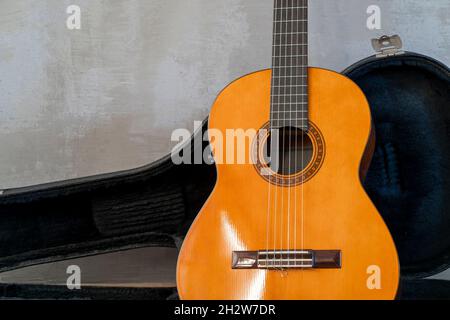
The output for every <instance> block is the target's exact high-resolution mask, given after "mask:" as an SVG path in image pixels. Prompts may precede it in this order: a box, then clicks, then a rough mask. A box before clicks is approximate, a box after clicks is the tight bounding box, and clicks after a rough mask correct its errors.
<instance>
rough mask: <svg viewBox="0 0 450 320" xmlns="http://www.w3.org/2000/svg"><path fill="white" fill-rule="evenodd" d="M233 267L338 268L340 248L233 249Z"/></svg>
mask: <svg viewBox="0 0 450 320" xmlns="http://www.w3.org/2000/svg"><path fill="white" fill-rule="evenodd" d="M232 268H233V269H273V270H280V269H282V270H284V269H340V268H341V251H340V250H273V249H272V250H260V251H234V252H233V255H232Z"/></svg>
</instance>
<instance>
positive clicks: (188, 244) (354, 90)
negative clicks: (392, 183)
mask: <svg viewBox="0 0 450 320" xmlns="http://www.w3.org/2000/svg"><path fill="white" fill-rule="evenodd" d="M307 18H308V1H307V0H275V9H274V35H273V61H272V68H271V69H270V70H264V71H260V72H256V73H253V74H250V75H247V76H244V77H243V78H240V79H238V80H236V81H235V82H233V83H232V84H230V85H229V86H228V87H227V88H226V89H225V90H224V91H222V93H221V94H220V95H219V96H218V98H217V100H216V102H215V103H214V106H213V109H212V111H211V114H210V118H209V128H210V132H209V138H210V142H211V146H212V151H213V154H214V159H215V161H216V166H217V172H218V179H217V183H216V186H215V189H214V191H213V193H212V195H211V196H210V198H209V199H208V201H207V202H206V204H205V205H204V207H203V209H202V210H201V212H200V213H199V215H198V217H197V219H196V220H195V221H194V223H193V225H192V227H191V229H190V231H189V233H188V234H187V236H186V239H185V241H184V243H183V246H182V249H181V252H180V255H179V260H178V267H177V284H178V291H179V295H180V298H182V299H192V300H197V299H227V300H229V299H393V298H395V296H396V292H397V287H398V281H399V262H398V257H397V251H396V248H395V245H394V242H393V240H392V237H391V235H390V233H389V230H388V229H387V227H386V225H385V223H384V221H383V219H382V218H381V216H380V215H379V213H378V212H377V210H376V208H375V207H374V205H373V204H372V202H371V201H370V199H369V197H368V196H367V194H366V192H365V191H364V189H363V187H362V183H361V179H363V177H364V175H365V172H366V170H367V168H368V165H369V162H370V159H371V153H373V148H374V143H373V137H374V135H373V131H372V123H371V114H370V110H369V106H368V103H367V101H366V98H365V96H364V94H363V93H362V91H361V90H360V89H359V88H358V86H357V85H355V84H354V83H353V82H352V81H350V80H349V79H348V78H346V77H344V76H342V75H340V74H338V73H335V72H332V71H328V70H324V69H317V68H309V67H308V19H307ZM231 129H235V131H233V130H231ZM253 131H255V132H257V134H250V133H249V132H253ZM230 132H235V134H233V135H231V134H230ZM237 132H241V133H242V132H245V133H246V134H245V137H246V139H244V140H241V141H240V142H239V140H238V138H239V134H237ZM220 133H223V136H224V137H225V136H226V140H227V141H226V147H225V143H224V141H222V140H223V139H220V138H219V136H220ZM243 141H244V142H245V149H246V150H247V149H248V153H246V156H245V161H243V158H242V157H239V156H238V151H240V149H242V146H243V144H244V143H243ZM230 142H231V143H230ZM232 146H234V147H235V146H237V147H236V148H235V150H233V148H232ZM239 146H241V148H239ZM248 158H251V161H250V160H248Z"/></svg>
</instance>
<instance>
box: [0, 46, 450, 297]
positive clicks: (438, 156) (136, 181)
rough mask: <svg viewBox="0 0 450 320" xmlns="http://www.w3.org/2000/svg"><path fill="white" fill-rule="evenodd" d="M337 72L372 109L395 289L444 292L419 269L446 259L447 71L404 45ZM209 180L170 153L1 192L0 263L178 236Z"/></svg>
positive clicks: (370, 185)
mask: <svg viewBox="0 0 450 320" xmlns="http://www.w3.org/2000/svg"><path fill="white" fill-rule="evenodd" d="M344 73H345V74H346V75H347V76H349V77H350V78H351V79H353V80H354V81H355V82H356V83H357V84H358V85H359V86H360V87H361V89H362V90H363V91H364V93H365V94H366V96H367V98H368V100H369V103H370V105H371V108H372V114H373V118H374V123H375V127H376V133H377V145H376V151H375V155H374V159H373V162H372V165H371V168H370V169H369V173H368V176H367V178H366V181H365V186H366V189H367V191H368V193H369V195H370V196H371V198H372V199H373V201H374V203H375V205H376V206H377V207H378V209H379V211H380V212H381V214H382V215H383V217H384V219H385V221H386V223H387V225H388V227H389V228H390V230H391V232H392V234H393V237H394V240H395V242H396V245H397V247H398V251H399V256H400V261H401V265H402V275H403V279H402V282H401V290H400V293H399V297H400V298H404V299H415V298H417V299H424V298H429V297H430V298H449V299H450V281H437V280H433V281H431V280H422V279H421V278H422V277H424V276H427V275H431V274H435V273H437V272H439V271H441V270H443V269H445V268H446V267H447V266H448V265H449V263H450V232H449V230H450V209H449V208H448V207H449V205H448V204H449V201H450V179H449V178H448V177H450V174H449V173H450V172H449V171H450V105H449V102H450V90H449V88H450V77H449V69H448V68H447V67H446V66H444V65H442V64H440V63H439V62H437V61H435V60H432V59H430V58H428V57H425V56H421V55H417V54H412V53H407V54H404V55H401V56H396V57H389V58H384V59H377V58H374V57H373V58H369V59H366V60H364V61H362V62H360V63H357V64H356V65H354V66H352V67H350V68H349V69H348V70H346V71H345V72H344ZM204 128H206V123H205V126H204ZM199 134H201V132H200V133H199ZM194 146H195V145H194V143H193V142H192V143H191V145H190V146H189V148H186V149H185V151H184V152H193V151H194ZM206 146H207V144H204V145H203V148H204V147H206ZM215 180H216V172H215V168H214V166H209V165H206V164H204V165H181V166H174V165H173V164H172V162H171V159H170V157H166V158H165V159H162V160H161V161H158V162H157V163H154V164H151V165H149V166H146V167H143V168H139V169H135V170H129V171H125V172H119V173H113V174H107V175H101V176H97V177H90V178H84V179H78V180H73V181H66V182H61V183H52V184H46V185H40V186H35V187H28V188H21V189H14V190H6V191H4V193H3V195H2V196H0V217H1V220H0V243H1V246H0V272H1V271H6V270H11V269H15V268H19V267H23V266H28V265H33V264H39V263H47V262H51V261H59V260H65V259H69V258H74V257H81V256H87V255H95V254H100V253H106V252H112V251H121V250H126V249H130V248H138V247H151V246H162V247H164V246H166V247H175V246H179V245H180V244H181V241H182V238H183V237H184V235H185V234H186V232H187V230H188V228H189V226H190V224H191V223H192V221H193V220H194V218H195V216H196V214H197V213H198V211H199V210H200V208H201V206H202V205H203V203H204V202H205V201H206V199H207V197H208V195H209V194H210V193H211V191H212V188H213V187H214V184H215ZM0 288H1V289H2V290H1V291H0V297H6V298H22V297H23V298H25V297H33V298H52V297H58V296H59V297H61V298H82V299H108V298H111V299H125V298H128V297H129V296H133V295H136V297H146V298H154V299H166V298H174V297H175V295H174V290H173V289H172V290H170V289H164V290H163V291H159V290H158V289H153V288H149V289H148V290H147V291H145V289H141V290H131V289H130V290H124V289H114V288H110V290H105V289H102V288H92V289H90V290H85V291H83V292H82V293H80V292H78V293H70V292H66V291H64V289H61V288H54V287H52V286H26V285H22V286H20V285H13V286H11V285H2V286H0ZM61 290H62V291H61Z"/></svg>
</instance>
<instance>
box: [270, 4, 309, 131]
mask: <svg viewBox="0 0 450 320" xmlns="http://www.w3.org/2000/svg"><path fill="white" fill-rule="evenodd" d="M274 1H275V9H274V23H273V54H272V55H273V56H272V90H271V115H270V124H271V128H272V129H279V128H283V127H296V128H300V129H304V130H307V129H308V0H274Z"/></svg>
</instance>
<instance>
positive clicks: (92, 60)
mask: <svg viewBox="0 0 450 320" xmlns="http://www.w3.org/2000/svg"><path fill="white" fill-rule="evenodd" d="M69 4H77V5H79V6H80V7H81V9H82V29H81V30H78V31H70V30H68V29H67V28H66V18H67V14H66V12H65V11H66V7H67V6H68V5H69ZM371 4H377V5H379V6H380V7H381V9H382V23H383V29H382V30H379V31H369V30H368V29H367V28H366V19H367V14H366V9H367V7H368V6H369V5H371ZM272 5H273V1H272V0H165V1H162V0H158V1H157V0H110V1H101V0H71V1H61V0H45V1H44V0H41V1H32V0H0V188H10V187H19V186H25V185H31V184H38V183H43V182H48V181H55V180H63V179H69V178H74V177H82V176H88V175H93V174H97V173H103V172H111V171H117V170H122V169H128V168H133V167H136V166H140V165H142V164H147V163H150V162H152V161H154V160H156V159H158V158H160V157H162V156H163V155H165V154H167V153H168V152H169V151H170V149H171V146H172V145H171V143H170V134H171V132H172V130H174V129H175V128H179V127H186V128H192V127H193V121H194V120H202V119H203V118H205V117H206V116H207V114H208V110H209V108H210V105H211V104H212V102H213V100H214V99H215V97H216V95H217V94H218V92H219V91H220V90H221V89H222V88H223V87H224V86H226V85H227V84H228V83H229V82H230V81H232V80H233V79H235V78H237V77H239V76H242V75H244V74H246V73H249V72H252V71H255V70H259V69H264V68H268V67H270V62H271V61H270V60H271V59H270V58H271V31H272V30H271V29H272ZM310 11H311V14H310V16H311V17H310V18H311V27H310V29H311V40H310V42H311V48H310V51H311V53H310V54H311V62H310V64H311V65H313V66H320V67H324V68H329V69H333V70H337V71H341V70H342V69H344V68H345V67H347V66H349V65H351V64H352V63H354V62H356V61H358V60H360V59H362V58H364V57H366V56H369V55H371V54H372V52H373V51H372V48H371V46H370V39H371V38H373V37H378V36H380V35H382V34H394V33H397V34H400V35H401V36H402V38H403V40H404V44H405V48H406V49H407V50H412V51H417V52H420V53H424V54H427V55H430V56H432V57H435V58H437V59H439V60H441V61H442V62H444V63H446V64H449V62H450V58H449V52H450V41H449V39H450V1H449V0H429V1H423V0H314V1H311V9H310Z"/></svg>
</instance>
